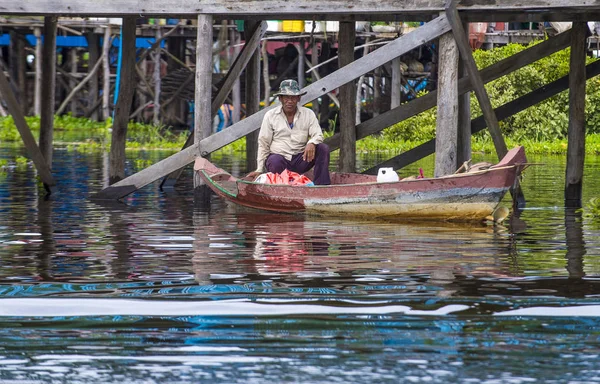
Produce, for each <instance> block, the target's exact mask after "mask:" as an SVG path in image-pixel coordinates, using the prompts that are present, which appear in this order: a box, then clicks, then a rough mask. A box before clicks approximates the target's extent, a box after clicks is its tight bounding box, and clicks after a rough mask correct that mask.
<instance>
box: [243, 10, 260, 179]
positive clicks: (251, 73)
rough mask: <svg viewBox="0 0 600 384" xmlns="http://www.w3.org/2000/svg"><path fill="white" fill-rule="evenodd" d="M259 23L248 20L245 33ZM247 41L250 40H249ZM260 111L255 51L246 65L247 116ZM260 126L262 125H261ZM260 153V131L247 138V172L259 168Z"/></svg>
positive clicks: (254, 28)
mask: <svg viewBox="0 0 600 384" xmlns="http://www.w3.org/2000/svg"><path fill="white" fill-rule="evenodd" d="M257 23H260V22H258V21H250V20H246V21H245V22H244V31H248V32H246V33H251V31H254V30H256V28H258V26H257ZM246 40H249V38H247V39H246ZM259 110H260V51H259V49H258V48H256V49H255V50H254V53H253V54H252V57H251V58H250V60H249V61H248V64H247V65H246V116H250V115H253V114H255V113H256V112H258V111H259ZM259 126H260V125H259ZM257 153H258V131H253V132H252V133H250V134H248V135H247V136H246V170H247V171H254V170H255V169H256V167H257V164H256V155H257Z"/></svg>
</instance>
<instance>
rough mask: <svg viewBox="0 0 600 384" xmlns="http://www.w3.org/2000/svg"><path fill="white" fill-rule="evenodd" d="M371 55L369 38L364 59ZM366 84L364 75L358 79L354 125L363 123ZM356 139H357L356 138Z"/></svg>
mask: <svg viewBox="0 0 600 384" xmlns="http://www.w3.org/2000/svg"><path fill="white" fill-rule="evenodd" d="M368 54H369V37H367V38H366V39H365V48H364V50H363V57H364V56H367V55H368ZM364 82H365V75H364V74H363V75H362V76H361V77H359V78H358V83H357V84H356V99H355V100H356V101H355V105H356V111H355V115H354V116H355V117H354V124H355V125H358V124H360V123H361V120H360V116H361V112H362V101H363V84H364ZM355 139H356V138H355Z"/></svg>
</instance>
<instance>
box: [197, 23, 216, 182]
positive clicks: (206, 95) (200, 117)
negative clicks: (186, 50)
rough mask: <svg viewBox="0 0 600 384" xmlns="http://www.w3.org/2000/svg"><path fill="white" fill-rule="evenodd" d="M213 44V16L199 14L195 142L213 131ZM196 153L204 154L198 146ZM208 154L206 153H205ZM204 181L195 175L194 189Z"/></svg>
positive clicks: (198, 154)
mask: <svg viewBox="0 0 600 384" xmlns="http://www.w3.org/2000/svg"><path fill="white" fill-rule="evenodd" d="M212 44H213V18H212V16H211V15H204V14H200V15H198V36H197V39H196V94H195V109H194V113H195V114H194V144H196V145H195V146H196V147H198V145H197V144H198V143H199V142H200V141H201V140H202V139H204V138H206V137H209V136H210V134H211V133H212V118H211V95H212V64H213V56H212ZM195 152H196V155H197V156H203V154H202V153H200V152H199V151H198V148H196V151H195ZM204 155H206V154H204ZM202 184H203V183H202V182H201V180H200V179H199V178H197V177H194V189H196V188H199V187H200V186H201V185H202Z"/></svg>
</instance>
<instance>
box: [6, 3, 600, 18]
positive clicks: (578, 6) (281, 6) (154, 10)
mask: <svg viewBox="0 0 600 384" xmlns="http://www.w3.org/2000/svg"><path fill="white" fill-rule="evenodd" d="M445 3H446V0H412V1H397V0H361V1H355V0H348V1H339V0H299V1H285V0H246V1H231V0H146V1H143V2H138V1H114V0H53V1H47V0H27V1H21V2H15V1H11V0H0V14H6V15H9V14H16V15H45V16H49V15H55V16H96V17H98V16H127V15H131V16H140V15H143V16H157V17H165V16H166V15H178V17H186V16H192V15H193V16H195V15H197V14H208V15H213V16H220V15H226V16H227V17H228V18H230V19H231V18H247V17H256V16H260V17H261V18H263V19H268V18H271V17H272V18H274V19H277V20H280V19H285V18H295V17H296V16H298V15H319V18H320V19H321V18H322V19H332V20H333V19H339V20H342V19H344V18H346V19H348V20H356V15H360V18H359V20H368V19H369V18H372V17H376V18H378V19H383V18H387V19H390V18H391V19H394V18H395V17H396V16H398V15H403V16H404V19H405V20H409V19H412V20H420V21H422V20H427V19H428V18H429V19H430V18H431V16H433V15H435V16H437V15H438V14H439V13H440V12H443V11H444V9H445V7H444V6H445ZM456 7H457V10H458V11H459V12H465V13H467V14H468V15H469V19H475V20H480V21H486V20H492V19H493V21H516V20H518V19H519V18H526V19H527V21H536V20H541V19H544V20H551V19H555V20H560V21H567V20H582V19H583V20H593V17H596V15H594V13H596V14H597V13H598V12H599V11H600V4H599V3H598V2H597V1H581V0H580V1H575V0H572V1H565V0H530V1H521V0H503V1H472V0H458V1H457V2H456ZM427 16H429V17H428V18H427Z"/></svg>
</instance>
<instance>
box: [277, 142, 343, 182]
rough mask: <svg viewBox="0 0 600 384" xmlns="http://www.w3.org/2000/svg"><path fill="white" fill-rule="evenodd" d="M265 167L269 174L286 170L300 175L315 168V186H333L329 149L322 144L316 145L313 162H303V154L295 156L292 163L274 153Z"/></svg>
mask: <svg viewBox="0 0 600 384" xmlns="http://www.w3.org/2000/svg"><path fill="white" fill-rule="evenodd" d="M265 165H266V167H267V172H273V173H281V172H283V170H284V169H287V170H288V171H292V172H296V173H299V174H303V173H304V172H306V171H308V170H309V169H311V168H312V167H313V166H314V167H315V170H314V180H313V183H315V185H329V184H331V180H330V179H329V147H328V146H327V144H323V143H321V144H317V145H316V149H315V158H314V159H313V161H311V162H308V161H304V160H302V153H298V154H296V155H293V156H292V160H291V161H288V160H287V159H286V158H285V157H283V156H282V155H277V154H275V153H272V154H270V155H269V156H267V161H266V162H265Z"/></svg>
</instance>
